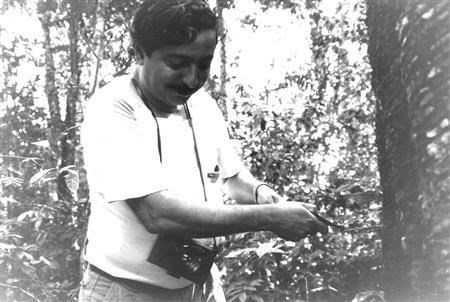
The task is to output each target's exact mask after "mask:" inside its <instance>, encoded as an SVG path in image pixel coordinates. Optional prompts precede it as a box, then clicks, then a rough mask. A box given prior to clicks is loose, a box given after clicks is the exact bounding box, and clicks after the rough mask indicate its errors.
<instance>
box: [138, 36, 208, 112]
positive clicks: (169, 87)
mask: <svg viewBox="0 0 450 302" xmlns="http://www.w3.org/2000/svg"><path fill="white" fill-rule="evenodd" d="M215 48H216V33H215V31H213V30H208V31H202V32H200V33H199V34H198V36H197V38H196V39H195V40H194V41H193V42H191V43H190V44H184V45H179V46H165V47H162V48H160V49H158V50H155V51H153V52H152V54H151V55H150V56H146V55H144V56H140V57H138V59H137V63H138V64H139V65H141V66H142V68H141V70H142V73H141V75H140V86H141V89H142V90H143V92H144V94H145V96H146V97H147V98H148V99H149V100H150V102H152V103H154V105H157V106H158V105H159V107H160V108H161V107H163V108H166V109H174V108H175V107H176V106H178V105H181V104H184V103H185V102H186V101H187V100H188V99H189V97H190V96H191V95H192V94H193V93H194V92H196V91H197V90H198V89H199V88H200V87H202V86H203V84H205V82H206V79H207V78H208V74H209V67H210V64H211V60H212V58H213V54H214V50H215Z"/></svg>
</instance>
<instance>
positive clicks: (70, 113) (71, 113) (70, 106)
mask: <svg viewBox="0 0 450 302" xmlns="http://www.w3.org/2000/svg"><path fill="white" fill-rule="evenodd" d="M69 3H70V10H69V12H70V15H69V30H68V37H69V64H70V78H69V82H68V83H67V99H66V118H65V120H64V127H65V129H64V135H63V137H62V138H61V162H60V166H59V168H60V169H62V168H64V167H67V166H70V165H74V164H75V153H76V146H78V145H79V138H78V129H77V124H78V122H79V119H80V114H81V109H80V108H81V105H80V53H79V45H78V44H79V39H80V29H79V26H78V21H79V19H80V15H81V14H80V12H79V10H78V9H77V8H78V6H77V5H78V3H76V0H71V1H69ZM67 177H69V173H68V171H64V172H62V173H60V175H59V176H58V188H57V190H58V195H59V198H60V199H62V200H66V201H70V200H72V199H73V198H72V193H71V191H70V189H69V188H68V186H67Z"/></svg>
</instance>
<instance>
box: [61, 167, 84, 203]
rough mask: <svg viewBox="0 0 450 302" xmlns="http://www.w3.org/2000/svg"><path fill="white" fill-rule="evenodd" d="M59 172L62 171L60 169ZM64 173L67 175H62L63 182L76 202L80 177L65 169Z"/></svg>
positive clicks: (75, 172)
mask: <svg viewBox="0 0 450 302" xmlns="http://www.w3.org/2000/svg"><path fill="white" fill-rule="evenodd" d="M66 168H67V167H66ZM61 171H63V169H61ZM66 171H67V172H68V173H66V174H65V175H64V181H65V182H66V186H67V188H68V189H69V191H70V193H71V194H72V197H73V199H74V200H75V201H76V200H78V194H77V190H78V187H79V186H80V176H79V175H78V172H77V171H75V170H71V169H66Z"/></svg>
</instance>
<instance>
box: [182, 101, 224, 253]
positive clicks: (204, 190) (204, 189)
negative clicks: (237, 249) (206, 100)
mask: <svg viewBox="0 0 450 302" xmlns="http://www.w3.org/2000/svg"><path fill="white" fill-rule="evenodd" d="M183 108H184V112H185V113H186V117H187V119H188V122H189V127H190V128H191V132H192V139H193V141H194V152H195V159H196V160H197V167H198V171H199V173H200V179H201V181H202V188H203V197H204V198H205V202H208V196H207V195H206V186H205V179H204V177H203V171H202V164H201V162H200V155H199V152H198V147H197V139H196V137H195V131H194V125H193V123H192V117H191V112H190V111H189V107H188V105H187V103H184V104H183ZM213 240H214V249H215V250H217V242H216V237H213Z"/></svg>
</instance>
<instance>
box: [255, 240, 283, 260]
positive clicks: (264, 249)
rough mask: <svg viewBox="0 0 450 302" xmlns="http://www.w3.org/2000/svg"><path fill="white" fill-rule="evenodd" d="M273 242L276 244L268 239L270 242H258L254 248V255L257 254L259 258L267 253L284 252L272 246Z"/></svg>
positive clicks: (274, 242)
mask: <svg viewBox="0 0 450 302" xmlns="http://www.w3.org/2000/svg"><path fill="white" fill-rule="evenodd" d="M275 244H276V241H270V242H266V243H261V244H259V246H258V248H256V249H255V252H256V255H258V257H260V258H261V257H262V256H264V255H265V254H267V253H279V254H284V252H283V251H282V250H280V249H279V248H275V247H274V246H275Z"/></svg>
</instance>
